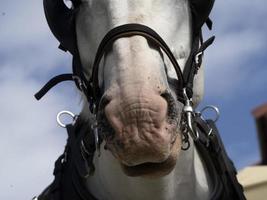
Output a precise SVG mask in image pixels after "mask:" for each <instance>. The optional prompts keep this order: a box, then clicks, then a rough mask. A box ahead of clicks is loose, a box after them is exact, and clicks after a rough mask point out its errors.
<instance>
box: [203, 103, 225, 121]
mask: <svg viewBox="0 0 267 200" xmlns="http://www.w3.org/2000/svg"><path fill="white" fill-rule="evenodd" d="M208 109H211V110H213V111H215V113H216V117H215V119H214V120H213V121H214V122H217V121H218V119H219V118H220V111H219V108H217V107H216V106H213V105H208V106H206V107H204V108H203V109H202V110H201V111H200V113H201V115H203V113H204V111H205V110H208Z"/></svg>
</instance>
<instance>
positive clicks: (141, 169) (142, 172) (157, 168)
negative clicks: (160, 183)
mask: <svg viewBox="0 0 267 200" xmlns="http://www.w3.org/2000/svg"><path fill="white" fill-rule="evenodd" d="M180 151H181V140H180V138H179V137H177V138H176V140H175V143H174V145H173V146H172V149H171V153H170V155H169V157H168V158H167V159H166V160H165V161H163V162H161V163H153V162H148V163H143V164H139V165H135V166H127V165H125V164H122V163H121V167H122V170H123V172H124V173H125V174H126V175H127V176H130V177H145V178H159V177H162V176H166V175H168V174H169V173H171V172H172V171H173V169H174V168H175V165H176V161H177V158H178V156H179V153H180Z"/></svg>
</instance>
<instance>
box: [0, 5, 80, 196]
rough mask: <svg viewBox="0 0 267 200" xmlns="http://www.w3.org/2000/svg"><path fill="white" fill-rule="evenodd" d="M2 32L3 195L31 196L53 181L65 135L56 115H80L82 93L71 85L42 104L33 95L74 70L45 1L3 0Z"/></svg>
mask: <svg viewBox="0 0 267 200" xmlns="http://www.w3.org/2000/svg"><path fill="white" fill-rule="evenodd" d="M29 5H30V6H29ZM1 13H4V15H3V14H2V15H1ZM0 30H1V31H0V44H1V46H0V66H1V67H0V91H1V98H0V110H1V116H0V127H1V139H0V157H1V158H2V159H3V160H2V162H1V165H0V177H1V180H0V188H1V193H0V199H13V200H19V199H20V200H21V199H22V200H23V199H25V200H26V199H31V198H32V197H33V196H34V195H38V194H39V193H40V192H41V191H42V190H43V189H44V188H45V187H46V186H47V185H48V184H49V183H50V182H51V181H52V179H53V176H52V173H53V166H54V161H55V160H56V158H57V157H58V156H59V155H60V154H61V153H62V152H63V149H64V145H65V139H66V132H65V130H64V129H62V128H59V127H58V126H57V124H56V119H55V116H56V114H57V112H59V111H61V110H63V109H70V110H71V111H73V112H74V113H78V112H79V110H80V108H79V106H78V104H79V96H78V94H77V93H76V91H75V89H74V85H73V84H72V83H68V84H67V85H66V86H65V87H63V86H57V87H56V88H55V89H54V90H53V91H51V92H49V93H48V94H47V96H45V97H44V99H42V100H41V101H40V102H37V101H36V100H35V99H34V97H33V95H34V94H35V92H37V91H38V90H39V89H40V88H41V86H43V84H44V81H46V80H47V79H48V78H50V76H49V74H51V73H52V72H53V71H54V72H55V71H57V72H68V71H70V69H71V68H70V66H71V58H70V56H69V55H68V56H67V54H65V53H63V52H60V51H59V50H58V49H57V43H58V42H57V41H56V40H55V39H53V38H52V35H51V33H50V32H49V29H48V26H47V24H46V21H45V19H44V14H43V10H42V1H33V0H32V1H28V2H27V3H25V2H24V3H22V2H21V3H19V2H18V1H12V0H11V1H7V2H5V4H4V5H3V3H2V2H1V3H0ZM66 99H69V101H66Z"/></svg>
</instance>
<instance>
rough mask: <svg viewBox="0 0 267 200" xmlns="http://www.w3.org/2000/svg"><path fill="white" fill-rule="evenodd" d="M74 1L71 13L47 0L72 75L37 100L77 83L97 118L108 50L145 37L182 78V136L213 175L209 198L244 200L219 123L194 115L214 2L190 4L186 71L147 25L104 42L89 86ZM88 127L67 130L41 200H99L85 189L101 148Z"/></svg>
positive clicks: (116, 32)
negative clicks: (100, 79)
mask: <svg viewBox="0 0 267 200" xmlns="http://www.w3.org/2000/svg"><path fill="white" fill-rule="evenodd" d="M72 2H73V5H74V8H73V9H68V8H67V7H66V6H65V4H64V2H63V0H44V8H45V14H46V18H47V21H48V24H49V26H50V28H51V30H52V32H53V33H54V35H55V36H56V38H57V39H58V40H59V41H60V46H59V47H60V48H61V49H63V50H68V51H69V52H70V53H71V54H72V55H73V73H72V74H62V75H59V76H56V77H54V78H52V79H51V80H50V81H49V82H48V83H47V84H46V85H45V86H44V87H43V88H42V89H41V90H40V91H39V92H38V93H37V94H36V95H35V97H36V98H37V99H38V100H39V99H41V98H42V97H43V96H44V95H45V94H46V93H47V92H48V91H49V90H50V89H51V88H52V87H54V86H55V85H56V84H58V83H60V82H62V81H69V80H71V81H75V83H76V85H77V87H78V89H79V90H81V91H82V92H83V93H84V94H85V96H86V97H87V100H88V102H89V105H90V110H91V112H92V113H93V114H94V115H96V114H97V111H98V104H99V102H100V98H101V90H100V87H99V83H98V68H99V63H100V61H101V59H102V57H103V55H104V54H105V53H106V51H107V49H108V47H110V45H112V44H113V42H114V41H115V40H117V39H119V38H122V37H130V36H133V35H140V36H143V37H145V38H146V39H147V40H149V41H152V42H154V43H155V45H156V46H158V47H159V48H160V49H162V50H163V51H164V53H165V54H166V55H167V56H168V58H169V59H170V61H171V63H172V65H173V66H174V69H175V71H176V74H177V77H178V79H177V81H176V82H177V91H176V94H177V98H178V99H177V100H178V101H180V102H182V103H183V104H184V105H185V106H184V110H183V117H182V120H181V123H182V128H183V137H184V140H185V141H186V142H188V133H190V135H191V137H192V138H193V140H194V143H195V146H196V147H197V149H198V151H199V152H200V155H201V157H202V159H203V161H204V163H205V166H206V167H207V169H208V171H209V173H210V177H211V179H212V185H213V186H214V188H213V190H212V191H213V192H212V194H211V197H210V198H211V199H212V200H213V199H227V200H229V199H233V200H237V199H245V197H244V195H243V189H242V187H241V185H240V184H239V183H238V181H237V179H236V170H235V168H234V166H233V163H232V162H231V160H230V159H229V157H228V156H227V154H226V152H225V149H224V146H223V144H222V141H221V139H220V136H219V134H218V131H217V128H216V127H215V123H214V122H213V121H212V120H204V119H203V118H202V117H201V114H199V113H197V112H195V111H194V109H193V105H192V96H193V81H194V77H195V75H196V73H197V71H198V69H199V68H200V66H201V63H202V56H203V52H204V50H205V49H206V48H207V47H208V46H209V45H210V44H212V42H213V41H214V38H215V37H214V36H213V37H211V38H210V39H208V40H207V41H205V42H203V39H202V33H201V27H202V26H203V24H204V23H206V24H207V25H208V27H209V28H210V29H211V26H212V22H211V20H210V19H209V18H208V16H209V13H210V11H211V9H212V6H213V3H214V0H190V7H191V11H192V18H193V41H192V48H191V53H190V55H189V57H188V60H187V62H186V65H185V68H184V70H183V72H182V71H181V68H180V66H179V64H178V63H177V61H176V59H175V57H174V55H173V53H172V52H171V50H170V49H169V47H168V45H167V44H166V43H165V41H164V40H163V39H162V38H161V37H160V36H159V35H158V34H157V33H156V32H155V31H154V30H152V29H151V28H149V27H147V26H145V25H142V24H125V25H121V26H119V27H115V28H114V29H112V30H110V31H109V32H108V33H107V34H106V35H105V37H104V38H103V40H102V41H101V43H100V45H99V47H98V50H97V53H96V56H95V60H94V64H93V71H92V75H91V78H90V79H89V81H88V80H87V79H86V78H85V74H84V71H83V69H82V65H81V61H80V57H79V52H78V48H77V41H76V34H75V12H76V10H77V9H78V8H79V4H80V1H79V0H72ZM86 127H87V126H86V125H85V122H82V119H80V117H77V119H76V120H75V123H74V124H72V125H68V126H67V131H68V136H69V137H68V140H67V145H66V148H65V151H64V153H63V154H62V155H61V156H60V157H59V158H58V160H57V161H56V163H55V169H54V175H55V179H54V181H53V183H52V184H51V185H50V186H49V187H48V188H47V189H45V190H44V192H43V193H42V194H41V195H40V196H39V197H38V199H39V200H91V199H95V198H94V197H93V196H92V195H91V194H90V193H89V192H88V190H87V189H86V188H85V181H86V178H88V176H90V174H91V173H93V171H94V165H93V157H94V153H95V151H96V149H97V146H98V141H97V140H98V137H97V134H94V133H92V130H91V129H90V128H89V129H88V128H86ZM95 131H97V127H96V129H95V128H94V129H93V132H95ZM90 133H92V134H90ZM100 139H101V138H100ZM188 144H189V143H188ZM187 148H189V145H188V147H187ZM35 198H36V197H35ZM36 199H37V198H36Z"/></svg>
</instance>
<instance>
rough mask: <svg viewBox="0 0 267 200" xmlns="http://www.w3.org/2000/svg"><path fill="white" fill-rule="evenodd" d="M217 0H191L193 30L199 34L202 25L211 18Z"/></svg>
mask: <svg viewBox="0 0 267 200" xmlns="http://www.w3.org/2000/svg"><path fill="white" fill-rule="evenodd" d="M214 1H215V0H190V8H191V13H192V18H193V30H194V33H195V34H198V33H199V31H200V29H201V27H202V26H203V24H204V23H205V22H207V20H208V19H209V14H210V12H211V10H212V8H213V5H214Z"/></svg>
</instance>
